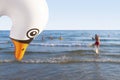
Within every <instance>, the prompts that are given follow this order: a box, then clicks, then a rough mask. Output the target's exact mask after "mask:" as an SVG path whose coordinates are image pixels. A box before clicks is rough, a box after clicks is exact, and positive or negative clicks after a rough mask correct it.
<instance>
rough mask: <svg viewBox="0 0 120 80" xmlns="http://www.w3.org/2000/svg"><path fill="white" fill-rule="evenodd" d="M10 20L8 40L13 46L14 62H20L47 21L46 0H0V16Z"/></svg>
mask: <svg viewBox="0 0 120 80" xmlns="http://www.w3.org/2000/svg"><path fill="white" fill-rule="evenodd" d="M3 15H5V16H9V17H10V18H11V20H12V23H13V25H12V28H11V30H10V38H11V40H12V42H13V43H14V46H15V58H16V60H18V61H20V60H22V58H23V56H24V53H25V51H26V48H27V46H28V45H29V43H30V42H31V41H32V40H33V39H34V37H35V36H36V35H38V34H40V32H41V31H42V30H43V28H44V27H45V25H46V23H47V21H48V7H47V3H46V0H0V16H3Z"/></svg>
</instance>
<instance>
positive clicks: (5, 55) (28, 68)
mask: <svg viewBox="0 0 120 80" xmlns="http://www.w3.org/2000/svg"><path fill="white" fill-rule="evenodd" d="M9 33H10V32H9V31H0V80H120V30H45V31H43V32H42V33H41V34H40V35H39V36H37V37H36V38H35V39H34V40H33V41H32V42H31V43H30V45H29V47H28V48H27V51H26V53H25V56H24V58H23V60H22V61H21V62H17V61H16V60H15V58H14V45H13V43H12V42H11V40H10V38H9ZM21 34H22V33H21ZM95 34H98V35H99V36H100V42H101V45H100V48H99V55H96V54H95V51H94V50H95V48H94V47H93V46H90V45H91V44H93V43H94V42H95V41H94V40H92V37H94V36H95Z"/></svg>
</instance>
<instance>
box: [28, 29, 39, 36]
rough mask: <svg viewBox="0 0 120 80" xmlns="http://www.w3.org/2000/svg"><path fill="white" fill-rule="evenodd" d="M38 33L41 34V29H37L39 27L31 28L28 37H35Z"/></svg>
mask: <svg viewBox="0 0 120 80" xmlns="http://www.w3.org/2000/svg"><path fill="white" fill-rule="evenodd" d="M37 34H39V29H37V28H34V29H30V30H29V31H28V32H27V37H28V38H34V37H35V36H36V35H37Z"/></svg>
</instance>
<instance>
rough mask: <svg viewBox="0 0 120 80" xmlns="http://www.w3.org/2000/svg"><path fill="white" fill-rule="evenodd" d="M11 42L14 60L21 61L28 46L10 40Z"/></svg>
mask: <svg viewBox="0 0 120 80" xmlns="http://www.w3.org/2000/svg"><path fill="white" fill-rule="evenodd" d="M12 42H13V44H14V47H15V50H14V51H15V52H14V55H15V59H16V60H17V61H21V60H22V58H23V56H24V54H25V51H26V49H27V47H28V45H29V44H28V43H23V42H20V41H17V40H14V39H12Z"/></svg>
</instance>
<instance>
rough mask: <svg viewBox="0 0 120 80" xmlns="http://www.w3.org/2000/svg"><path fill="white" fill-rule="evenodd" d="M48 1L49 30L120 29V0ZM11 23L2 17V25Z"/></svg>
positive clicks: (0, 24) (47, 27)
mask: <svg viewBox="0 0 120 80" xmlns="http://www.w3.org/2000/svg"><path fill="white" fill-rule="evenodd" d="M46 1H47V3H48V7H49V21H48V24H47V26H46V29H47V30H48V29H55V30H56V29H57V30H61V29H62V30H64V29H65V30H66V29H67V30H68V29H69V30H73V29H74V30H90V29H94V30H96V29H97V30H100V29H102V30H113V29H115V30H118V29H119V30H120V0H46ZM1 22H2V23H1ZM3 24H4V25H3ZM9 25H12V23H11V22H10V20H9V19H7V18H3V19H2V20H1V19H0V26H9ZM6 28H8V27H6ZM9 28H10V27H9Z"/></svg>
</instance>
